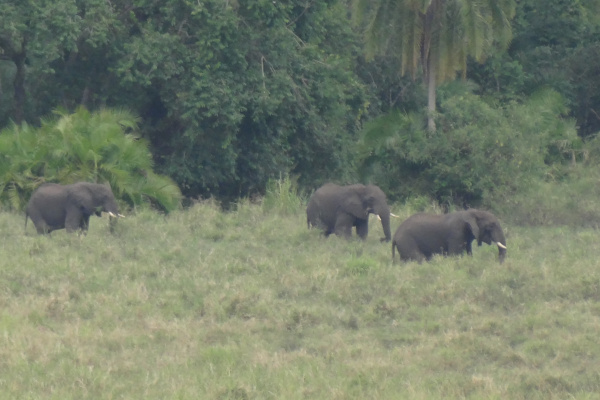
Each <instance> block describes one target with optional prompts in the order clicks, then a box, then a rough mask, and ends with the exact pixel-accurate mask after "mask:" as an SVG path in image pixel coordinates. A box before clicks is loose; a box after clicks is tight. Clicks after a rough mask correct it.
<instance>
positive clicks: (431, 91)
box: [427, 57, 436, 132]
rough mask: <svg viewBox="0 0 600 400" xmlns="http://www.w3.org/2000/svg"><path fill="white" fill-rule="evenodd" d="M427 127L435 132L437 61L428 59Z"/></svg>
mask: <svg viewBox="0 0 600 400" xmlns="http://www.w3.org/2000/svg"><path fill="white" fill-rule="evenodd" d="M427 64H428V66H427V128H428V129H429V132H435V118H434V116H435V83H436V82H435V73H436V71H435V63H433V62H431V58H430V57H429V58H428V61H427Z"/></svg>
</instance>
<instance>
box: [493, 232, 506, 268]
mask: <svg viewBox="0 0 600 400" xmlns="http://www.w3.org/2000/svg"><path fill="white" fill-rule="evenodd" d="M493 240H494V242H495V243H496V246H498V261H500V264H502V263H503V262H504V257H506V239H505V238H504V233H502V231H500V232H496V234H494V235H493Z"/></svg>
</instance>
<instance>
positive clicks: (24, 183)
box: [0, 107, 181, 211]
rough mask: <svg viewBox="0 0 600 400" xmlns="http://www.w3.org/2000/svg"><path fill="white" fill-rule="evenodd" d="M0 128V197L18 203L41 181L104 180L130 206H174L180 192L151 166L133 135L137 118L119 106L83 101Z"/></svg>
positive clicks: (144, 148) (149, 157)
mask: <svg viewBox="0 0 600 400" xmlns="http://www.w3.org/2000/svg"><path fill="white" fill-rule="evenodd" d="M56 114H57V115H58V116H57V117H52V118H48V119H46V120H43V121H42V124H41V126H40V127H39V128H32V127H30V126H29V125H27V124H25V123H24V124H22V125H17V124H14V125H13V126H12V127H9V128H6V129H4V130H3V131H2V132H1V133H0V202H1V203H4V204H6V205H8V206H9V207H11V208H13V209H21V208H23V206H24V205H25V201H26V200H27V199H28V198H29V195H30V194H31V192H32V191H33V190H34V189H35V188H36V187H37V186H39V185H40V184H41V183H44V182H58V183H74V182H79V181H87V182H98V183H101V182H108V183H109V184H110V186H111V188H112V191H113V192H114V194H115V196H116V197H117V198H119V199H121V200H123V201H125V202H126V203H128V204H129V205H131V206H138V205H141V204H144V203H151V204H152V205H156V206H159V207H160V208H162V209H163V210H165V211H172V210H174V209H176V208H177V207H179V205H180V200H181V192H180V190H179V188H178V187H177V185H176V184H175V183H174V182H173V181H172V180H171V179H170V178H168V177H166V176H162V175H158V174H156V173H154V172H153V170H152V167H153V165H152V154H151V153H150V150H149V148H148V143H147V142H146V141H145V140H143V139H142V138H140V137H139V136H138V135H136V130H137V118H135V117H134V116H133V115H131V113H129V112H127V111H124V110H116V109H104V110H99V111H96V112H94V113H90V112H89V111H88V110H86V109H85V108H83V107H80V108H79V109H78V110H77V111H76V112H74V113H72V114H69V113H63V112H58V111H57V112H56Z"/></svg>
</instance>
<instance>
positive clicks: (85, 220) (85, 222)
mask: <svg viewBox="0 0 600 400" xmlns="http://www.w3.org/2000/svg"><path fill="white" fill-rule="evenodd" d="M89 226H90V216H89V215H87V214H84V215H83V216H82V217H81V220H80V221H79V228H80V229H81V232H82V233H83V234H84V235H86V234H87V231H88V227H89Z"/></svg>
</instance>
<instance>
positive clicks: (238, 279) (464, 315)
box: [0, 202, 600, 399]
mask: <svg viewBox="0 0 600 400" xmlns="http://www.w3.org/2000/svg"><path fill="white" fill-rule="evenodd" d="M422 206H427V205H426V204H420V203H419V204H413V205H405V206H396V207H393V212H394V213H395V214H399V215H401V216H405V215H408V214H410V213H411V212H412V209H411V207H422ZM270 210H271V209H265V208H264V206H263V205H262V204H252V203H250V202H240V203H239V204H238V205H237V207H236V209H235V210H234V211H231V212H222V211H221V210H220V209H219V208H218V207H217V205H215V204H214V203H212V202H202V203H198V204H195V205H194V206H193V207H191V208H190V209H187V210H183V211H175V212H173V213H171V214H169V215H168V216H164V215H160V214H158V213H154V212H151V211H149V210H140V211H139V213H138V214H137V215H132V216H129V217H128V218H126V219H122V220H119V222H118V224H117V226H116V227H115V229H114V233H113V234H110V233H109V229H108V221H107V220H106V219H98V218H93V219H92V220H91V221H90V225H91V226H90V230H89V233H88V235H87V236H86V237H78V236H77V235H67V234H66V233H65V232H64V231H56V232H54V233H53V234H52V236H51V237H47V236H38V235H36V234H35V233H34V229H33V227H32V226H31V225H29V226H28V229H27V231H26V232H23V221H24V218H23V216H22V215H17V214H12V213H0V249H1V251H2V258H0V305H1V308H0V360H2V361H1V362H0V398H5V399H15V398H23V399H37V398H48V399H59V398H60V399H114V398H144V399H175V398H177V399H436V398H439V399H441V398H454V399H459V398H473V399H479V398H488V399H505V398H510V399H564V398H579V399H591V398H597V396H598V395H599V394H600V367H599V366H598V360H599V359H600V344H598V340H597V337H598V331H599V330H600V268H599V266H600V261H599V260H600V246H598V242H599V239H600V233H599V232H598V231H596V230H593V229H588V228H556V227H555V228H543V227H533V228H526V227H519V226H516V225H507V224H505V225H504V227H505V231H506V233H507V241H508V247H509V252H508V256H507V259H506V261H505V263H504V264H502V265H500V264H498V263H497V261H496V258H497V250H495V249H494V248H493V247H491V246H483V247H476V248H474V251H473V253H474V254H473V256H472V257H466V256H465V257H456V258H441V257H440V258H434V260H433V261H432V262H430V263H424V264H420V265H419V264H417V263H397V264H392V262H391V248H390V247H391V245H390V244H388V243H383V244H382V243H380V242H379V237H381V235H382V232H379V231H380V230H381V226H380V224H379V223H378V221H376V220H375V219H373V221H372V224H371V232H370V234H369V237H368V239H367V240H366V241H365V242H360V241H358V240H352V241H345V240H342V239H339V238H337V237H330V238H328V239H324V238H323V237H322V236H321V235H320V234H319V232H318V231H316V230H308V229H307V228H306V219H305V218H306V217H305V213H304V209H303V206H302V205H301V204H300V205H298V206H297V208H296V209H295V210H292V211H291V212H287V213H284V214H280V213H275V212H270ZM400 222H401V220H394V221H392V223H393V224H394V226H393V228H394V227H395V226H398V225H399V224H400Z"/></svg>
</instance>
